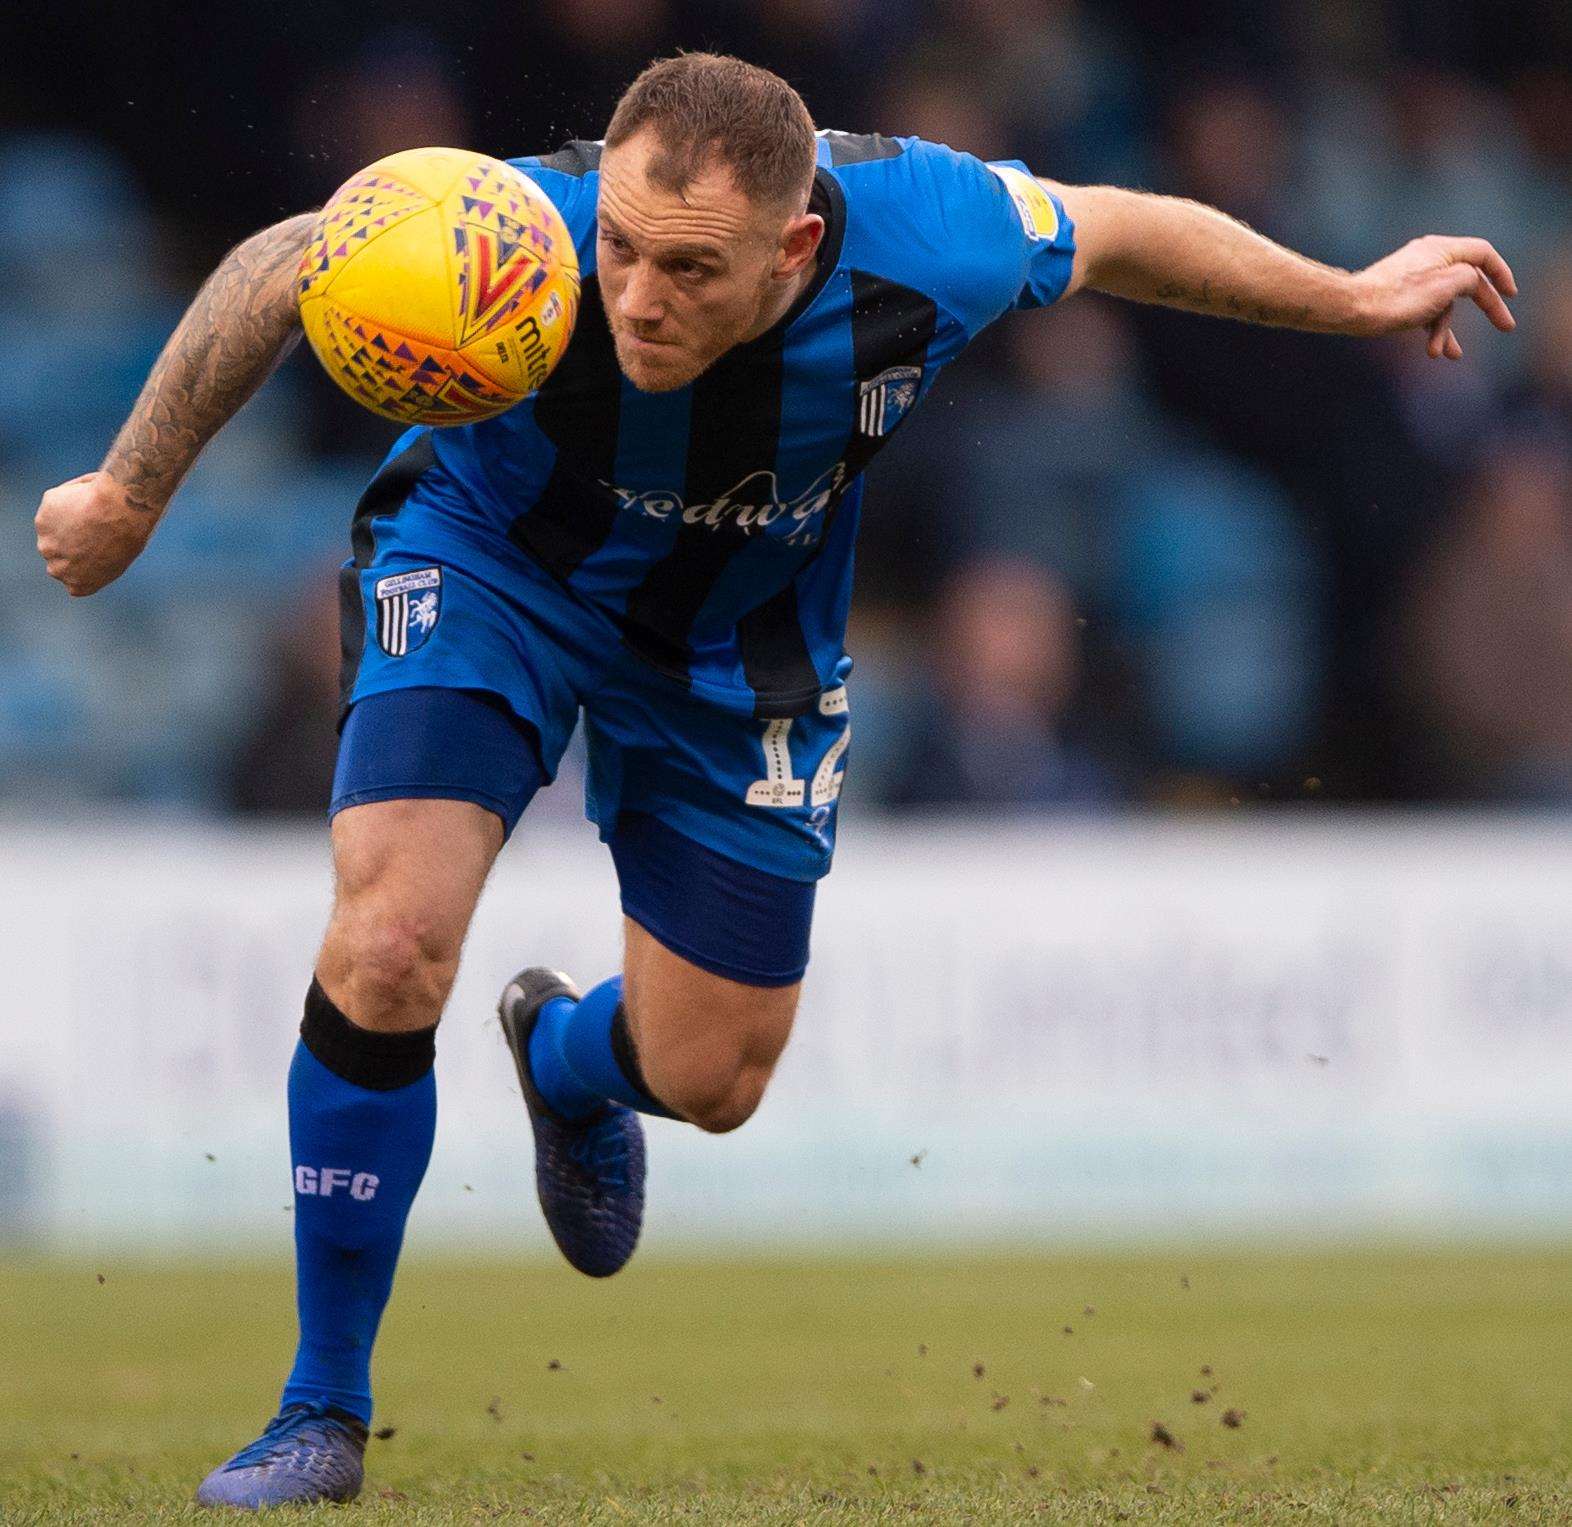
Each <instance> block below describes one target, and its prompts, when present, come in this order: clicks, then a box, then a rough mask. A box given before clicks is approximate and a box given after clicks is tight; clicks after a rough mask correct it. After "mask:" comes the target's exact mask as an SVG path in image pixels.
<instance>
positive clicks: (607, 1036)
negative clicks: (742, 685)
mask: <svg viewBox="0 0 1572 1527" xmlns="http://www.w3.org/2000/svg"><path fill="white" fill-rule="evenodd" d="M585 726H586V732H587V735H588V740H589V753H590V794H591V799H590V810H591V814H592V816H593V817H594V818H595V820H597V821H598V822H599V823H600V824H601V833H602V836H603V838H605V840H606V842H607V843H608V845H609V846H610V848H611V851H612V856H613V858H614V860H615V862H616V866H617V874H618V879H619V881H620V884H621V889H622V906H623V911H624V913H625V915H626V917H627V919H628V953H627V961H626V965H625V969H624V972H623V973H621V974H618V975H616V976H613V977H611V978H610V979H609V980H606V981H602V982H601V983H600V984H599V985H598V986H595V987H593V988H591V989H590V990H589V991H588V992H586V993H584V994H583V995H582V996H580V994H579V992H578V990H577V988H575V987H573V986H572V984H571V983H570V982H568V981H567V979H566V978H565V977H562V976H560V975H559V974H558V973H557V972H553V971H547V970H542V969H534V970H529V971H524V972H521V973H520V975H519V976H518V977H516V978H515V980H514V981H513V982H512V983H510V985H509V987H508V988H507V990H506V991H505V992H504V994H503V1000H502V1003H501V1008H500V1011H501V1016H502V1020H503V1028H504V1031H505V1032H506V1033H507V1034H508V1038H509V1043H510V1047H511V1048H512V1050H513V1053H514V1061H515V1065H516V1066H517V1068H518V1071H519V1077H520V1081H521V1083H522V1085H523V1090H524V1094H525V1098H526V1101H527V1102H528V1104H529V1108H530V1115H531V1120H532V1122H533V1124H534V1127H535V1135H536V1175H537V1182H538V1185H539V1188H540V1197H541V1205H542V1208H543V1209H544V1210H545V1213H546V1219H547V1223H548V1224H549V1225H550V1226H551V1229H552V1233H553V1235H554V1236H555V1237H556V1239H557V1244H558V1245H559V1246H560V1247H561V1248H562V1250H563V1252H564V1254H565V1255H566V1256H567V1257H568V1260H569V1261H570V1262H572V1263H573V1264H574V1265H575V1266H576V1267H578V1268H580V1269H581V1270H582V1271H586V1272H592V1273H594V1274H596V1275H597V1276H605V1275H606V1274H607V1273H610V1272H615V1271H616V1270H617V1269H618V1268H619V1267H621V1266H622V1265H623V1263H624V1262H626V1260H627V1259H628V1257H629V1256H631V1255H632V1252H633V1247H634V1243H635V1240H636V1238H637V1232H638V1225H639V1221H640V1219H641V1218H642V1214H643V1177H644V1151H643V1135H642V1131H641V1130H640V1128H639V1125H638V1121H637V1115H638V1114H639V1113H651V1114H664V1115H666V1116H668V1117H676V1118H679V1119H683V1120H686V1121H688V1122H690V1123H694V1124H697V1125H699V1126H700V1127H701V1128H704V1129H707V1130H711V1131H714V1132H716V1133H720V1132H724V1131H726V1130H730V1129H735V1128H736V1127H737V1126H738V1125H740V1124H741V1123H743V1122H744V1121H745V1120H746V1119H747V1118H748V1117H749V1116H750V1115H751V1113H752V1112H753V1110H754V1109H755V1108H756V1107H757V1105H758V1102H759V1099H760V1097H761V1096H762V1094H763V1092H764V1089H765V1086H766V1085H767V1083H768V1080H769V1077H770V1075H771V1073H772V1071H773V1069H774V1066H775V1062H776V1060H777V1059H778V1057H779V1055H780V1053H781V1050H782V1048H783V1047H784V1045H785V1043H786V1039H787V1036H788V1034H789V1033H790V1029H791V1023H792V1018H793V1015H794V1013H795V1011H796V1004H797V995H798V990H799V987H800V983H801V981H802V977H803V973H804V970H805V969H806V966H807V963H808V936H809V929H810V926H811V922H812V915H813V901H814V889H815V882H816V881H817V880H818V878H819V877H820V876H822V875H823V874H824V873H825V872H826V871H827V870H828V868H829V863H830V857H831V853H832V851H833V844H834V830H835V805H836V801H837V799H838V797H839V793H840V784H841V778H842V772H841V770H840V769H839V768H837V765H838V764H840V763H841V761H842V760H843V759H844V757H845V753H846V742H847V738H848V736H849V729H848V723H847V719H846V704H845V690H844V688H842V687H841V686H839V685H836V686H834V687H833V688H832V689H831V690H829V691H827V692H826V693H825V694H824V695H823V696H822V697H821V699H820V702H819V705H818V707H817V708H816V710H815V711H814V712H813V713H812V714H811V715H810V716H807V717H803V718H800V725H798V727H797V736H798V739H800V742H794V740H793V739H792V737H791V736H790V735H789V734H790V733H791V731H792V726H793V723H790V722H784V721H782V722H771V723H767V724H763V725H761V723H759V722H756V721H753V720H751V719H749V718H739V717H736V716H729V715H722V714H719V713H717V712H716V711H714V710H712V709H710V708H707V707H704V706H702V705H701V704H699V703H698V702H695V701H691V700H689V699H688V697H686V696H681V697H678V696H674V694H673V693H672V691H671V689H670V687H669V686H665V687H662V686H660V685H657V684H656V683H655V681H654V680H653V679H652V678H649V677H644V676H641V675H639V674H637V673H635V674H633V675H632V676H631V677H629V678H627V679H625V680H622V681H620V682H618V683H617V684H615V685H611V684H608V685H605V686H603V688H602V690H601V691H600V692H599V693H598V694H597V695H596V696H595V698H594V700H593V702H592V703H591V704H588V705H586V707H585ZM799 746H800V749H801V753H800V756H799V753H798V747H799ZM810 760H811V762H810ZM794 766H795V767H796V768H802V769H804V770H805V772H806V774H807V776H809V777H806V778H801V777H794V773H793V770H794ZM760 774H763V775H765V778H763V779H760V778H759V777H758V776H759V775H760ZM777 774H780V775H781V776H782V777H781V778H780V779H777V778H776V775H777ZM569 1125H572V1126H574V1127H575V1128H576V1130H577V1132H578V1134H577V1136H574V1135H572V1134H570V1132H569V1129H568V1127H567V1126H569ZM559 1136H560V1137H561V1140H560V1143H559V1142H558V1139H557V1137H559ZM602 1162H604V1170H602V1169H601V1163H602Z"/></svg>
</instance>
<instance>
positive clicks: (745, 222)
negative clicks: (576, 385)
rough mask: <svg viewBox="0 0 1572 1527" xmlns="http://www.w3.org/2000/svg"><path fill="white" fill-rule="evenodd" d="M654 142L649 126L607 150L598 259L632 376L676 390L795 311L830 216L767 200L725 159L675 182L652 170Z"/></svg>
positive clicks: (620, 356)
mask: <svg viewBox="0 0 1572 1527" xmlns="http://www.w3.org/2000/svg"><path fill="white" fill-rule="evenodd" d="M653 146H654V139H653V137H652V136H651V135H649V134H645V133H641V134H639V135H638V136H637V137H634V138H630V139H629V140H628V141H627V142H626V143H623V144H620V145H618V147H616V148H615V149H608V150H607V151H606V153H605V154H604V155H603V156H602V158H601V166H600V203H599V230H598V234H597V244H596V263H597V268H598V273H599V279H600V289H601V296H602V299H603V300H604V303H605V308H606V318H607V321H608V322H609V323H610V325H611V334H612V340H613V342H614V343H615V345H616V350H617V363H618V365H620V366H621V367H622V371H623V374H624V375H625V376H626V377H627V378H628V380H629V381H631V382H632V383H633V385H634V386H635V387H637V388H639V389H640V390H641V391H643V392H670V391H671V390H672V389H674V388H677V387H686V386H687V384H688V383H689V382H691V381H693V379H694V378H695V377H697V376H698V375H699V374H700V373H701V372H703V371H705V370H706V369H708V367H710V366H711V365H712V364H713V363H714V362H715V361H716V360H717V359H719V358H720V356H722V355H724V354H725V353H726V351H728V350H730V349H731V348H732V347H733V346H734V345H737V344H741V343H742V342H743V341H744V340H748V339H752V338H754V337H755V336H756V335H758V334H762V333H763V332H764V330H765V329H767V328H769V326H770V325H771V324H772V323H773V322H774V321H775V320H776V319H777V318H778V317H780V315H781V314H782V313H783V312H785V310H786V308H787V307H789V306H790V304H791V301H792V298H793V297H794V296H795V295H796V293H797V292H798V291H799V290H800V289H801V285H802V283H803V281H804V280H806V279H807V273H808V270H809V268H810V267H811V265H812V260H813V254H814V251H815V250H816V249H817V247H818V243H819V239H820V237H821V236H822V234H823V231H824V222H823V219H822V218H819V217H817V216H813V215H811V214H799V213H797V212H796V211H795V209H790V210H787V209H783V208H781V207H779V206H775V207H761V206H756V205H755V204H754V203H753V202H752V201H750V200H749V199H748V197H746V196H745V195H743V193H742V192H740V191H739V190H737V188H736V187H735V186H734V185H733V184H732V181H731V175H730V173H729V171H727V170H726V169H725V168H724V167H723V166H719V165H712V166H710V167H709V168H707V169H706V170H705V171H704V172H703V173H702V174H701V175H700V176H698V178H696V179H695V180H693V181H692V182H691V183H690V184H689V185H688V187H687V188H686V190H685V191H684V192H683V193H682V194H681V195H680V196H679V195H677V194H676V193H675V192H672V191H666V190H663V189H661V188H660V187H659V186H656V185H652V184H651V183H650V181H649V180H648V179H647V177H646V175H645V172H644V171H645V166H646V164H647V163H648V161H649V157H650V152H651V149H652V148H653Z"/></svg>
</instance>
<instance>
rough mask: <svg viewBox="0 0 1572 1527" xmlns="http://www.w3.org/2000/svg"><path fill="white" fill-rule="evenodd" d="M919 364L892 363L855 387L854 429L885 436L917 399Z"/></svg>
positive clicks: (919, 383)
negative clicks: (855, 415) (885, 369)
mask: <svg viewBox="0 0 1572 1527" xmlns="http://www.w3.org/2000/svg"><path fill="white" fill-rule="evenodd" d="M921 385H922V368H921V367H920V366H891V367H890V369H889V370H888V371H881V372H880V373H879V374H878V376H876V377H874V378H873V380H872V381H871V382H864V383H863V384H862V385H861V386H860V387H859V388H858V389H857V428H858V430H859V431H860V432H861V433H862V434H864V435H867V436H869V437H870V438H872V439H878V438H879V436H881V435H887V434H889V433H890V431H891V430H892V429H894V428H895V426H896V425H897V424H899V423H900V422H901V420H902V419H903V418H904V417H905V415H906V414H907V412H908V411H909V410H910V408H911V406H912V404H913V403H915V402H916V401H917V389H918V388H919V387H920V386H921Z"/></svg>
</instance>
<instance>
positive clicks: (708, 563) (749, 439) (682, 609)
mask: <svg viewBox="0 0 1572 1527" xmlns="http://www.w3.org/2000/svg"><path fill="white" fill-rule="evenodd" d="M785 331H786V325H785V324H784V323H780V324H777V325H776V326H775V327H774V328H772V329H771V330H770V331H769V332H768V333H766V334H762V335H760V336H759V338H758V339H756V340H754V341H752V342H751V343H749V344H746V345H739V346H738V347H737V348H736V349H734V350H728V351H727V352H726V354H724V355H723V356H721V358H720V359H719V360H718V361H716V362H715V364H714V365H713V366H711V367H710V369H709V370H708V371H706V372H705V373H704V374H703V375H702V376H700V377H699V379H698V380H697V381H696V382H695V383H694V384H693V408H692V413H691V422H690V424H689V426H688V470H687V477H686V481H685V484H684V488H683V501H684V502H685V503H686V504H687V506H688V512H689V513H690V514H691V513H694V512H695V511H696V510H703V509H704V508H705V506H707V505H712V504H719V502H720V501H721V500H723V499H724V500H726V502H727V503H728V504H731V505H734V506H735V505H739V504H743V503H748V502H751V501H752V500H751V499H749V498H748V497H746V496H744V497H743V498H740V499H732V498H731V494H732V493H733V492H734V491H735V490H736V489H739V488H744V486H745V485H747V484H749V483H750V481H751V482H757V483H758V484H759V485H758V486H757V487H756V488H755V490H754V491H755V492H757V493H760V494H765V493H768V492H769V491H770V490H769V488H768V487H767V486H765V485H764V483H765V482H768V483H773V481H774V477H773V472H774V467H775V453H776V449H777V447H778V445H779V442H780V430H781V374H782V359H783V356H784V353H785V341H786V332H785ZM760 479H764V482H760V481H759V480H760ZM752 539H753V537H752V536H751V535H750V534H749V533H748V531H747V530H745V529H744V528H743V527H741V526H739V525H738V524H737V517H736V509H735V507H732V508H729V509H728V508H722V509H721V514H720V522H719V523H718V524H715V525H707V524H705V523H704V520H703V518H702V515H701V516H700V517H699V519H698V522H697V523H696V524H691V525H690V524H683V525H681V526H679V527H678V529H677V535H676V539H675V540H674V541H673V543H672V547H671V550H670V551H668V552H667V553H666V555H665V556H664V557H662V558H661V560H660V561H659V562H657V563H655V565H654V566H653V567H651V568H650V570H649V571H648V572H647V573H646V574H645V575H644V581H643V582H642V583H640V584H639V585H638V586H637V587H636V588H635V589H634V590H633V591H632V593H630V594H629V595H628V606H627V615H626V617H625V626H624V635H625V639H626V641H627V643H628V646H629V647H630V648H632V650H633V651H634V652H635V653H637V654H638V655H639V656H640V657H641V658H643V659H644V660H645V662H647V663H650V664H652V665H653V666H654V667H656V668H658V669H660V670H661V671H662V672H663V673H667V674H670V675H671V676H673V677H674V678H680V679H682V680H683V681H684V682H687V681H688V679H689V673H688V633H689V632H690V631H691V630H692V628H693V622H694V620H695V619H696V618H697V617H698V613H699V611H700V609H701V608H702V607H703V605H704V601H705V600H706V599H708V598H709V595H710V591H711V590H712V589H713V588H714V587H715V582H716V580H717V579H718V578H719V577H720V575H721V573H722V572H723V571H724V570H725V567H726V564H727V563H728V562H730V561H731V559H732V558H733V557H734V556H736V554H737V553H738V552H739V551H741V550H742V548H743V547H744V546H746V545H747V544H748V542H749V541H750V540H752Z"/></svg>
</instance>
